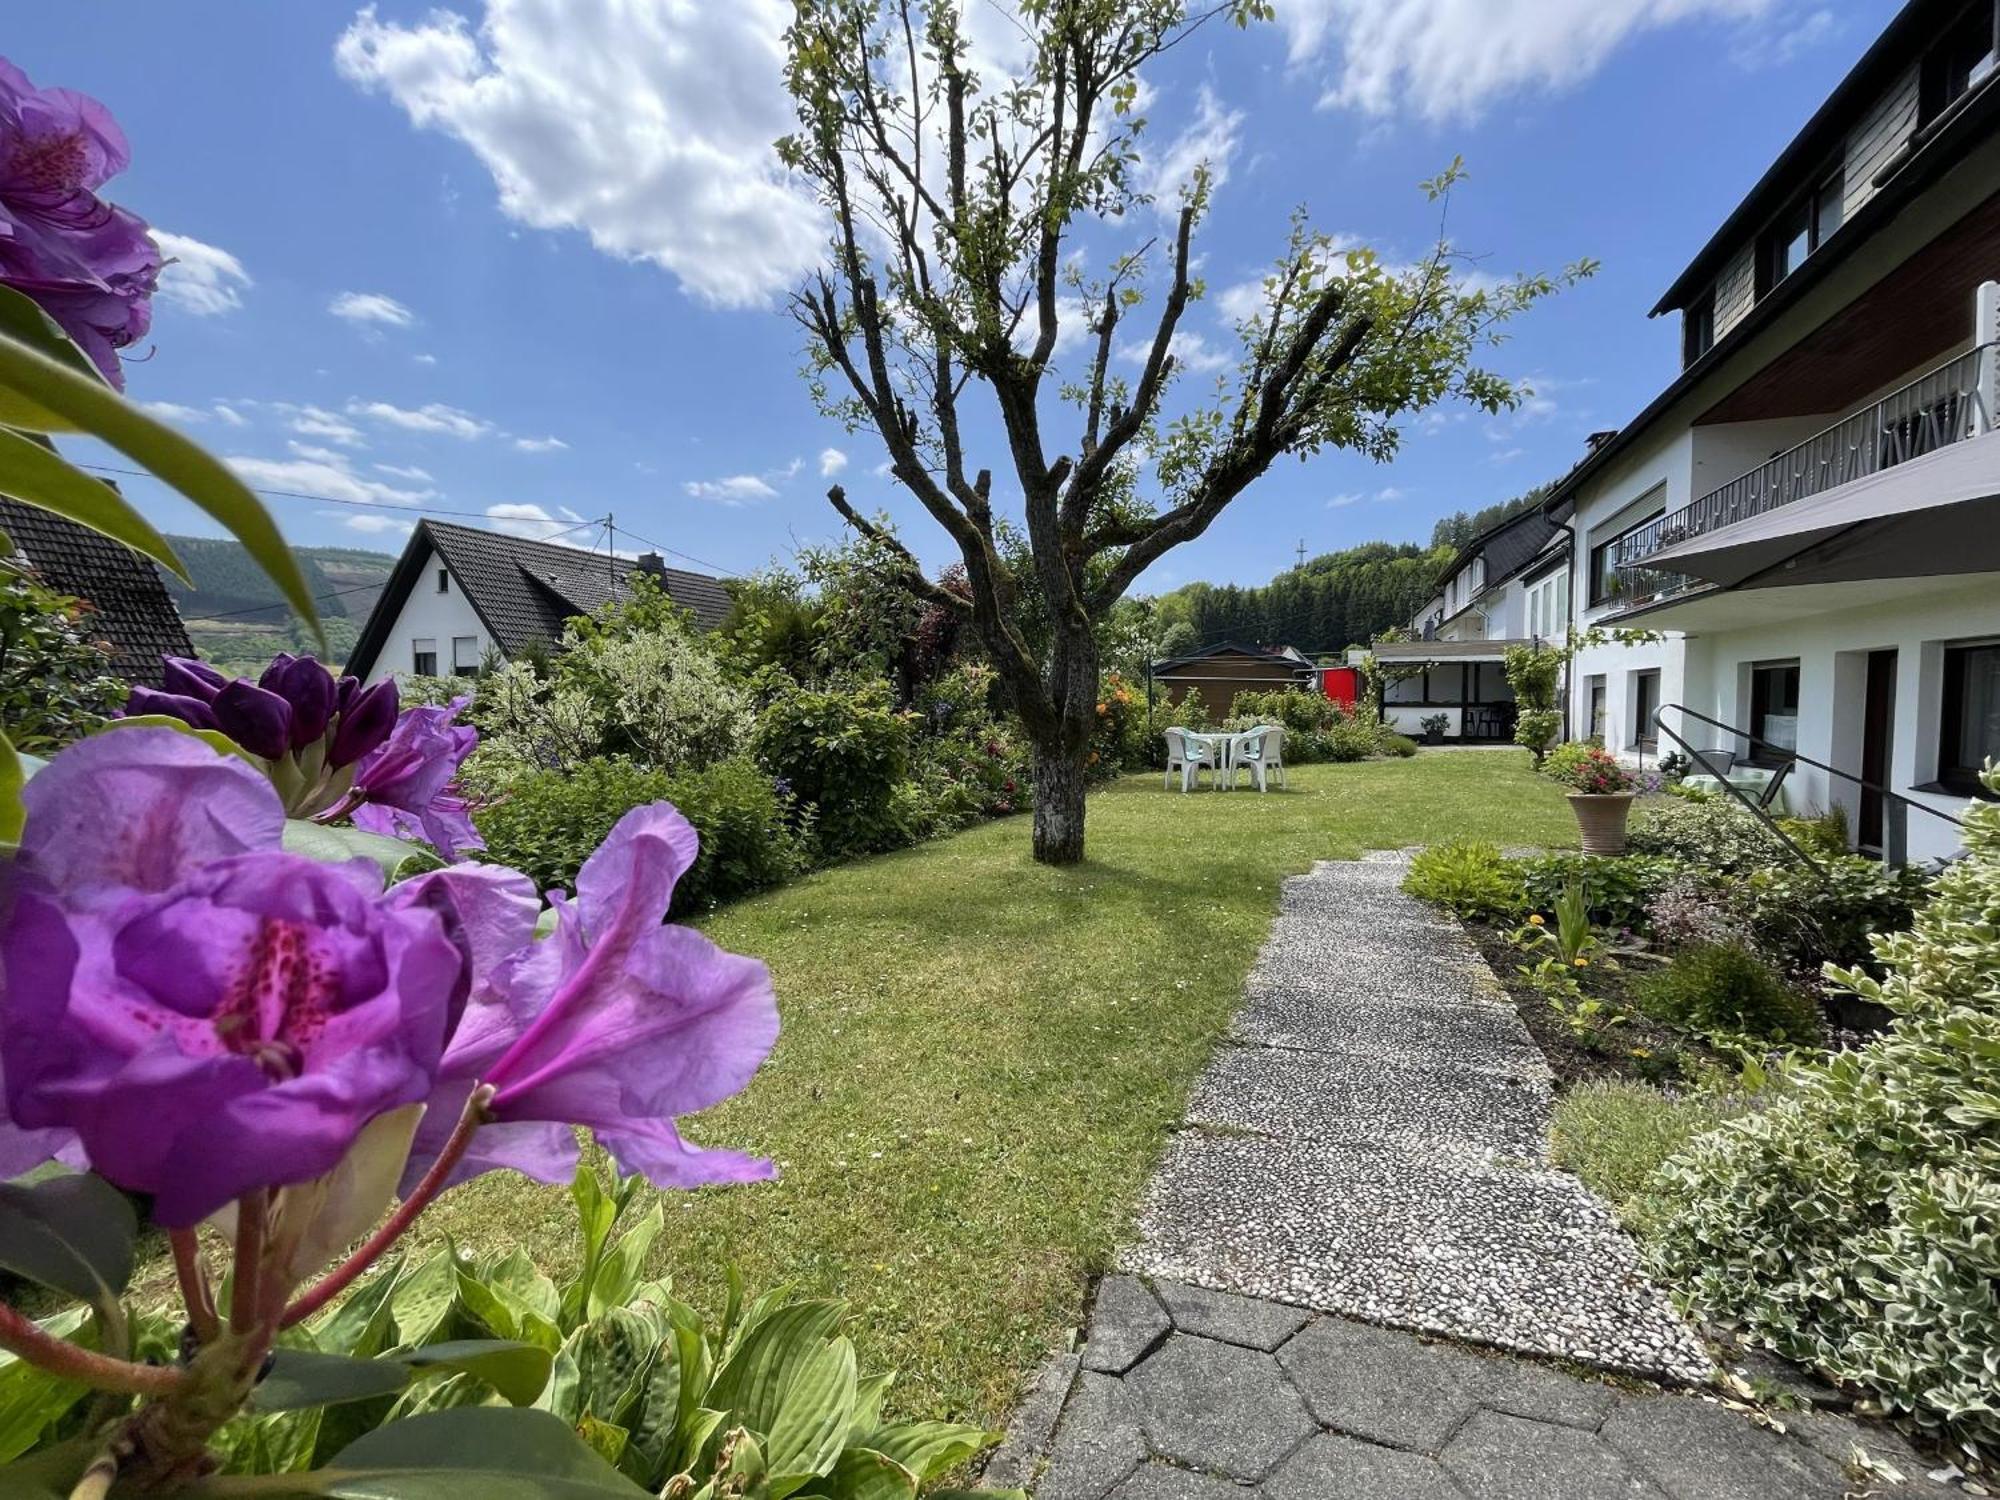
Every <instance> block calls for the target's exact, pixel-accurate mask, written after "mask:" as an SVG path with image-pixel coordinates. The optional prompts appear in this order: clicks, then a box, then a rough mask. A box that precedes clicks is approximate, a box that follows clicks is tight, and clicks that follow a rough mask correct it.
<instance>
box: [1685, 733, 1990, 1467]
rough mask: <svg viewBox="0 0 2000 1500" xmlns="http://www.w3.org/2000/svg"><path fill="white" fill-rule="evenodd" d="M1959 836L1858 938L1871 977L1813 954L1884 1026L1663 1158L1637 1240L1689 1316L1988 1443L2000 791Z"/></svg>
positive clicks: (1959, 1437)
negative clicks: (1891, 920)
mask: <svg viewBox="0 0 2000 1500" xmlns="http://www.w3.org/2000/svg"><path fill="white" fill-rule="evenodd" d="M1984 780H1985V783H1986V785H1987V787H1988V788H1990V789H1994V790H2000V772H1996V771H1995V770H1994V769H1992V768H1991V767H1989V769H1988V770H1987V771H1986V772H1985V775H1984ZM1965 842H1966V857H1965V858H1964V859H1963V860H1960V861H1959V862H1957V863H1955V864H1953V865H1951V866H1949V867H1947V868H1946V870H1945V871H1944V872H1943V873H1942V874H1941V875H1939V876H1938V877H1937V880H1936V883H1935V886H1934V889H1933V894H1932V897H1931V900H1930V902H1929V903H1928V904H1927V905H1926V906H1925V907H1924V908H1923V909H1922V910H1921V911H1919V912H1918V913H1917V916H1916V920H1915V926H1914V927H1913V929H1912V930H1911V931H1909V932H1906V933H1897V934H1893V935H1891V936H1887V937H1883V938H1878V939H1877V940H1876V941H1875V944H1874V950H1875V956H1876V959H1877V960H1878V962H1879V963H1880V964H1881V965H1882V967H1883V969H1884V970H1885V971H1886V972H1885V974H1884V977H1882V978H1880V979H1876V978H1873V977H1871V976H1870V975H1868V974H1866V973H1863V972H1861V971H1859V970H1857V969H1830V970H1829V971H1828V977H1829V978H1830V979H1832V980H1833V981H1835V982H1836V983H1837V984H1839V985H1840V986H1842V987H1843V988H1845V989H1848V990H1851V991H1852V992H1853V993H1854V994H1856V995H1857V996H1859V997H1861V998H1862V999H1864V1000H1867V1001H1870V1002H1873V1003H1875V1004H1878V1005H1881V1006H1884V1007H1886V1008H1887V1009H1888V1010H1889V1011H1891V1012H1892V1013H1893V1014H1894V1015H1895V1017H1896V1019H1895V1022H1894V1024H1893V1025H1892V1026H1891V1027H1890V1029H1889V1031H1888V1033H1887V1034H1886V1035H1885V1036H1883V1037H1881V1038H1880V1039H1879V1040H1876V1041H1873V1042H1870V1043H1868V1044H1867V1045H1866V1046H1863V1047H1861V1048H1859V1049H1857V1050H1855V1051H1851V1052H1839V1053H1835V1054H1833V1055H1832V1056H1830V1057H1828V1058H1827V1059H1825V1060H1824V1061H1820V1062H1813V1063H1807V1064H1798V1065H1795V1066H1794V1067H1792V1068H1791V1069H1789V1070H1788V1071H1787V1072H1786V1074H1785V1075H1784V1076H1783V1078H1782V1087H1781V1091H1780V1094H1779V1097H1778V1098H1777V1100H1776V1102H1774V1103H1773V1104H1772V1105H1771V1106H1770V1107H1769V1108H1767V1109H1765V1110H1763V1111H1761V1112H1759V1113H1756V1114H1753V1115H1750V1116H1748V1117H1746V1118H1744V1119H1742V1120H1738V1121H1735V1122H1732V1123H1731V1124H1729V1125H1726V1126H1724V1127H1723V1128H1722V1129H1721V1130H1718V1131H1716V1132H1715V1133H1713V1134H1710V1135H1706V1136H1703V1137H1702V1138H1700V1139H1699V1140H1697V1141H1695V1142H1694V1143H1693V1144H1692V1145H1691V1146H1690V1147H1689V1148H1688V1149H1687V1150H1686V1151H1684V1152H1682V1153H1681V1154H1680V1155H1678V1156H1676V1157H1674V1158H1673V1159H1672V1160H1670V1161H1669V1162H1668V1163H1667V1165H1666V1166H1665V1167H1664V1168H1662V1170H1661V1174H1660V1177H1659V1179H1658V1181H1659V1184H1660V1186H1661V1189H1662V1191H1663V1193H1664V1194H1665V1196H1666V1197H1667V1198H1668V1200H1669V1203H1670V1209H1669V1211H1668V1213H1667V1214H1666V1216H1665V1218H1664V1220H1663V1222H1662V1224H1661V1227H1660V1230H1659V1234H1658V1237H1657V1239H1656V1240H1655V1241H1654V1243H1653V1244H1652V1246H1651V1247H1650V1257H1651V1259H1652V1262H1653V1264H1654V1266H1655V1267H1656V1268H1657V1269H1658V1270H1659V1271H1660V1272H1661V1273H1662V1274H1663V1275H1665V1276H1666V1277H1667V1278H1669V1279H1670V1280H1671V1281H1672V1282H1673V1283H1674V1284H1676V1285H1677V1286H1678V1287H1679V1289H1680V1292H1681V1294H1682V1296H1683V1297H1684V1298H1685V1299H1686V1300H1687V1302H1689V1303H1690V1304H1692V1305H1693V1307H1694V1308H1696V1309H1697V1310H1698V1311H1699V1312H1701V1313H1702V1314H1703V1315H1705V1316H1708V1317H1711V1318H1715V1319H1718V1320H1720V1321H1723V1322H1726V1323H1729V1324H1732V1325H1735V1326H1736V1327H1739V1328H1741V1329H1743V1330H1744V1331H1745V1332H1747V1333H1748V1334H1749V1335H1750V1336H1751V1337H1752V1338H1754V1339H1756V1340H1757V1341H1759V1342H1761V1343H1765V1344H1768V1345H1769V1346H1771V1347H1772V1348H1774V1349H1776V1350H1777V1351H1778V1352H1779V1353H1781V1354H1784V1355H1786V1356H1787V1357H1789V1358H1792V1359H1796V1360H1801V1361H1804V1362H1805V1363H1807V1364H1810V1365H1814V1366H1817V1367H1818V1368H1819V1369H1821V1370H1823V1371H1825V1372H1827V1373H1828V1374H1830V1375H1832V1376H1834V1377H1836V1378H1838V1379H1840V1380H1844V1381H1850V1382H1853V1383H1855V1384H1858V1385H1861V1386H1863V1387H1866V1388H1868V1389H1870V1390H1872V1391H1874V1392H1876V1393H1877V1394H1878V1396H1879V1397H1880V1399H1881V1400H1882V1401H1883V1403H1884V1404H1885V1405H1886V1406H1888V1407H1889V1409H1890V1410H1891V1411H1893V1412H1898V1413H1907V1414H1908V1415H1910V1416H1912V1417H1914V1418H1915V1419H1916V1421H1917V1422H1919V1423H1920V1424H1922V1425H1923V1426H1925V1427H1927V1428H1929V1429H1931V1430H1932V1431H1933V1432H1936V1433H1938V1434H1940V1435H1942V1436H1944V1437H1946V1438H1948V1439H1952V1440H1956V1441H1959V1442H1962V1443H1964V1444H1966V1445H1967V1446H1968V1447H1970V1448H1973V1449H1974V1450H1984V1452H1985V1453H1986V1454H1988V1455H1989V1456H1991V1455H1994V1454H1996V1453H2000V1410H1997V1409H1996V1407H1995V1404H1994V1401H1993V1389H1994V1381H1993V1372H1994V1361H1995V1358H1996V1351H2000V1235H1996V1233H1995V1226H1996V1225H2000V1128H1996V1127H2000V1100H1996V1097H1995V1094H1994V1088H1993V1059H1994V1058H1995V1057H1996V1056H2000V942H1996V941H1995V940H1994V914H1995V913H1996V912H2000V806H1994V805H1992V804H1990V803H1974V804H1973V805H1972V807H1971V808H1970V809H1969V810H1968V811H1967V813H1966V830H1965Z"/></svg>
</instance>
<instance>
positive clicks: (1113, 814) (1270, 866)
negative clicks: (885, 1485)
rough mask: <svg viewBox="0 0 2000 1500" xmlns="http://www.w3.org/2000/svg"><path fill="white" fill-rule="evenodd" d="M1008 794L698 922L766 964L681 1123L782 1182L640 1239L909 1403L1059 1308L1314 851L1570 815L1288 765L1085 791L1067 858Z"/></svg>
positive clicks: (515, 1188)
mask: <svg viewBox="0 0 2000 1500" xmlns="http://www.w3.org/2000/svg"><path fill="white" fill-rule="evenodd" d="M1028 831H1029V830H1028V823H1027V820H1026V819H1025V818H1019V817H1017V818H1010V819H1007V820H1004V821H1002V822H998V823H992V824H987V825H985V826H983V827H980V828H976V829H973V830H970V831H968V832H966V833H963V834H960V835H958V836H957V837H954V838H951V839H948V840H944V841H941V842H937V843H933V844H928V845H924V846H922V847H919V848H916V849H911V850H906V851H904V852H901V853H898V854H892V855H885V856H882V857H880V858H876V859H871V860H867V861H863V862H860V863H857V864H852V865H846V866H842V867H840V868H838V869H834V870H829V871H826V872H824V873H821V874H819V875H815V876H813V877H811V878H809V879H806V880H803V881H800V882H798V883H797V884H795V885H791V886H788V887H786V888H784V889H782V890H779V891H776V892H773V893H771V894H769V895H767V896H764V897H760V898H757V899H755V900H751V901H746V902H743V903H741V904H739V905H736V906H734V907H731V908H728V909H726V910H724V911H721V912H719V913H717V914H715V915H714V916H713V917H711V918H710V919H708V920H707V921H706V922H705V923H704V924H703V925H704V926H705V928H706V929H707V931H708V932H709V933H710V934H711V935H712V936H714V937H715V938H716V940H717V941H719V942H721V943H722V944H724V945H725V946H727V947H729V948H732V949H735V950H737V951H740V952H745V953H752V954H756V955H758V956H759V957H762V958H764V959H765V960H766V961H768V962H769V963H770V965H771V969H772V972H773V974H774V976H775V978H776V982H777V990H778V998H779V1004H780V1006H781V1008H782V1012H783V1018H784V1034H783V1036H782V1037H781V1038H780V1040H779V1042H778V1046H777V1050H776V1051H775V1052H774V1053H773V1054H772V1056H771V1059H770V1061H769V1062H768V1063H767V1064H766V1065H765V1067H764V1069H763V1071H762V1072H761V1073H760V1074H759V1075H758V1077H757V1078H756V1080H755V1081H754V1082H753V1083H752V1084H751V1085H750V1087H749V1089H748V1090H747V1091H746V1092H745V1093H744V1094H743V1095H741V1096H740V1097H738V1098H737V1099H735V1100H732V1101H730V1103H728V1104H727V1105H725V1106H723V1107H721V1108H720V1109H717V1110H714V1111H711V1112H710V1113H709V1114H707V1115H705V1116H703V1117H702V1118H701V1119H699V1120H698V1121H697V1122H696V1123H695V1125H694V1126H693V1128H692V1129H691V1130H690V1132H689V1133H690V1135H691V1136H693V1137H694V1138H695V1139H697V1140H700V1141H704V1142H709V1143H714V1144H728V1145H732V1146H738V1147H744V1148H748V1149H751V1150H755V1151H759V1152H762V1153H765V1154H767V1155H770V1156H772V1157H774V1158H775V1159H776V1160H777V1162H778V1163H779V1166H780V1168H781V1172H782V1176H781V1178H780V1180H779V1181H778V1182H776V1183H774V1184H763V1185H758V1186H754V1187H745V1188H733V1189H705V1190H702V1191H700V1192H697V1193H685V1194H675V1195H670V1196H669V1197H668V1199H667V1211H668V1221H667V1233H666V1234H665V1235H664V1236H662V1239H661V1243H660V1246H659V1248H658V1249H657V1250H656V1251H655V1253H654V1257H653V1265H652V1270H653V1271H654V1272H655V1273H656V1274H662V1273H664V1274H671V1275H672V1276H673V1277H674V1278H675V1280H676V1282H677V1284H678V1286H679V1288H680V1289H681V1292H682V1294H683V1295H685V1296H687V1297H689V1299H690V1300H693V1301H695V1302H697V1303H703V1304H710V1305H712V1303H713V1301H714V1299H715V1296H716V1294H717V1292H718V1290H719V1288H720V1287H721V1285H722V1281H723V1272H724V1268H725V1267H726V1266H727V1265H729V1264H730V1263H732V1262H734V1263H735V1264H736V1265H738V1266H740V1267H741V1268H742V1269H743V1272H744V1274H745V1276H746V1278H747V1279H748V1280H749V1282H750V1283H751V1285H752V1286H753V1287H758V1286H763V1285H769V1284H772V1283H776V1282H779V1281H791V1282H796V1283H798V1284H800V1285H802V1286H804V1287H806V1288H808V1289H810V1290H813V1291H817V1292H831V1293H836V1294H838V1295H840V1296H843V1297H846V1298H848V1299H850V1300H851V1301H852V1302H853V1304H854V1306H855V1310H856V1314H857V1317H856V1326H855V1330H854V1331H855V1334H856V1337H857V1341H858V1342H859V1344H860V1346H861V1354H862V1358H863V1363H864V1366H865V1367H869V1368H875V1369H894V1370H897V1371H898V1372H900V1373H899V1379H898V1383H897V1395H896V1405H897V1408H898V1410H899V1411H900V1412H901V1413H902V1414H903V1415H906V1416H929V1415H945V1414H950V1415H953V1416H957V1417H961V1418H967V1419H971V1420H980V1421H986V1422H989V1423H995V1422H998V1421H999V1420H1000V1418H1001V1417H1002V1416H1003V1415H1004V1413H1005V1412H1006V1410H1007V1408H1008V1406H1009V1405H1010V1402H1011V1398H1012V1395H1013V1392H1014V1389H1015V1386H1016V1383H1017V1381H1018V1380H1019V1378H1020V1377H1021V1376H1022V1375H1023V1374H1024V1373H1025V1372H1027V1371H1028V1370H1030V1369H1031V1368H1032V1367H1033V1366H1034V1365H1035V1364H1036V1363H1037V1362H1038V1361H1039V1360H1040V1358H1041V1357H1042V1356H1043V1355H1044V1354H1045V1353H1046V1352H1047V1351H1048V1350H1049V1349H1051V1348H1052V1347H1054V1346H1056V1345H1058V1344H1059V1343H1061V1342H1062V1341H1063V1339H1064V1338H1065V1336H1066V1334H1067V1332H1068V1330H1070V1329H1071V1328H1073V1327H1074V1326H1075V1325H1076V1324H1077V1323H1078V1321H1079V1320H1080V1317H1081V1313H1082V1303H1083V1296H1084V1292H1085V1285H1086V1279H1087V1277H1088V1275H1089V1273H1091V1272H1093V1271H1096V1270H1099V1269H1102V1268H1103V1267H1104V1266H1105V1265H1106V1264H1107V1262H1108V1260H1109V1258H1110V1255H1111V1252H1112V1249H1113V1247H1114V1246H1115V1245H1116V1244H1117V1243H1118V1241H1119V1240H1120V1238H1121V1237H1122V1236H1123V1235H1124V1234H1125V1233H1126V1232H1127V1231H1128V1229H1129V1226H1130V1222H1131V1216H1132V1212H1133V1209H1134V1206H1135V1204H1136V1202H1137V1199H1138V1196H1139V1193H1140V1190H1141V1188H1142V1187H1143V1185H1144V1183H1145V1180H1146V1177H1147V1174H1148V1172H1149V1171H1150V1169H1151V1167H1152V1165H1153V1163H1154V1160H1155V1159H1156V1157H1157V1156H1158V1154H1159V1151H1160V1149H1161V1146H1162V1143H1163V1140H1164V1138H1165V1134H1166V1132H1167V1130H1168V1129H1169V1128H1170V1127H1171V1126H1172V1125H1173V1124H1174V1123H1175V1122H1176V1121H1177V1120H1178V1119H1179V1117H1180V1114H1181V1110H1182V1106H1183V1103H1184V1101H1185V1097H1186V1094H1187V1090H1188V1087H1189V1085H1190V1084H1191V1082H1192V1081H1193V1079H1194V1077H1195V1074H1196V1073H1197V1072H1198V1071H1199V1069H1200V1067H1201V1065H1202V1063H1203V1062H1204V1061H1205V1059H1206V1058H1207V1056H1208V1054H1209V1052H1210V1050H1211V1048H1212V1047H1213V1045H1214V1044H1215V1041H1216V1039H1217V1037H1218V1036H1219V1035H1220V1033H1221V1032H1222V1030H1223V1028H1224V1026H1225V1024H1226V1022H1227V1020H1228V1017H1229V1015H1230V1012H1231V1011H1232V1010H1233V1009H1234V1007H1235V1005H1236V1002H1237V998H1238V996H1239V994H1240V991H1241V987H1242V983H1243V978H1244V975H1245V974H1246V973H1247V972H1248V970H1249V967H1250V964H1251V961H1252V959H1253V958H1254V957H1255V955H1256V952H1257V949H1258V947H1259V946H1260V944H1261V943H1262V942H1263V939H1264V936H1265V933H1266V932H1267V930H1268V929H1269V927H1270V923H1271V919H1272V916H1273V913H1274V911H1275V909H1276V904H1277V895H1278V883H1279V881H1280V880H1281V879H1282V878H1283V877H1284V876H1286V875H1290V874H1295V873H1298V872H1300V871H1303V870H1305V869H1306V868H1308V867H1309V866H1310V865H1311V863H1312V862H1313V861H1314V860H1316V859H1330V858H1331V859H1339V858H1352V857H1354V856H1357V855H1359V854H1360V853H1362V852H1363V851H1364V850H1367V849H1369V848H1381V847H1399V846H1404V845H1410V844H1421V843H1431V842H1436V841H1440V840H1443V839H1446V838H1449V837H1453V836H1457V835H1475V836H1479V837H1485V838H1490V839H1493V840H1495V841H1496V842H1499V843H1502V844H1554V843H1565V844H1566V843H1570V842H1573V841H1574V839H1575V827H1574V825H1573V823H1572V822H1571V819H1570V813H1569V810H1568V808H1567V807H1566V806H1565V805H1564V804H1563V800H1562V795H1561V793H1560V791H1559V790H1558V789H1557V788H1556V787H1555V786H1554V785H1553V784H1552V783H1550V782H1548V781H1547V780H1545V779H1543V778H1539V777H1536V776H1534V775H1533V774H1532V773H1531V772H1530V771H1529V769H1528V759H1527V756H1526V754H1525V753H1522V754H1518V755H1517V754H1511V753H1501V752H1495V753H1484V754H1439V755H1423V756H1419V757H1417V758H1416V759H1413V760H1390V761H1370V762H1362V763H1358V764H1351V765H1337V766H1336V765H1326V766H1308V767H1300V768H1296V769H1294V770H1292V772H1291V790H1290V791H1289V792H1288V793H1285V794H1273V795H1269V796H1264V797H1259V796H1257V795H1255V794H1254V793H1248V792H1245V793H1242V794H1232V795H1229V796H1218V795H1214V794H1212V793H1208V792H1203V793H1201V794H1198V795H1195V796H1190V797H1182V796H1179V795H1172V794H1168V793H1165V792H1163V791H1162V790H1161V789H1160V781H1159V778H1158V777H1157V776H1154V777H1144V776H1135V777H1129V778H1127V779H1125V780H1123V781H1121V782H1118V783H1116V784H1114V785H1112V786H1110V787H1108V788H1106V789H1105V790H1104V791H1102V792H1100V793H1097V794H1095V795H1093V796H1092V798H1091V799H1090V806H1089V852H1090V858H1089V860H1088V861H1087V862H1086V863H1084V864H1083V865H1081V866H1079V867H1076V868H1072V869H1066V870H1050V869H1044V868H1042V867H1039V866H1037V865H1035V864H1034V863H1033V862H1032V861H1031V860H1030V858H1029V855H1028ZM426 1223H427V1224H428V1226H429V1229H428V1233H429V1235H430V1236H431V1237H432V1238H433V1239H434V1238H435V1236H436V1235H438V1234H440V1233H442V1232H449V1233H451V1234H452V1235H453V1236H455V1237H456V1238H457V1239H458V1241H459V1242H460V1243H461V1244H470V1245H477V1246H480V1247H482V1248H486V1247H495V1246H504V1245H513V1244H518V1245H521V1246H522V1247H523V1248H525V1249H526V1250H527V1251H528V1253H529V1254H531V1255H532V1256H534V1257H535V1258H536V1259H537V1260H538V1261H541V1262H542V1263H543V1264H544V1265H548V1266H560V1265H562V1264H564V1263H565V1262H566V1260H567V1258H568V1257H570V1256H572V1255H573V1253H574V1251H573V1236H572V1230H571V1219H570V1211H569V1208H568V1203H567V1200H566V1198H565V1197H564V1196H563V1195H562V1194H561V1193H560V1192H559V1191H556V1190H552V1189H541V1188H534V1187H530V1186H527V1185H525V1184H524V1183H523V1182H522V1181H521V1180H520V1179H519V1178H517V1177H512V1176H511V1175H508V1174H494V1175H492V1176H489V1177H487V1178H484V1179H481V1180H480V1181H478V1182H475V1183H473V1184H471V1185H469V1186H467V1187H464V1188H460V1189H458V1190H456V1191H455V1192H453V1193H451V1194H450V1195H448V1196H447V1197H446V1198H445V1199H444V1200H442V1202H441V1203H440V1204H439V1206H438V1208H437V1209H436V1210H435V1211H434V1212H433V1214H432V1215H430V1216H429V1217H428V1218H427V1220H426Z"/></svg>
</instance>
